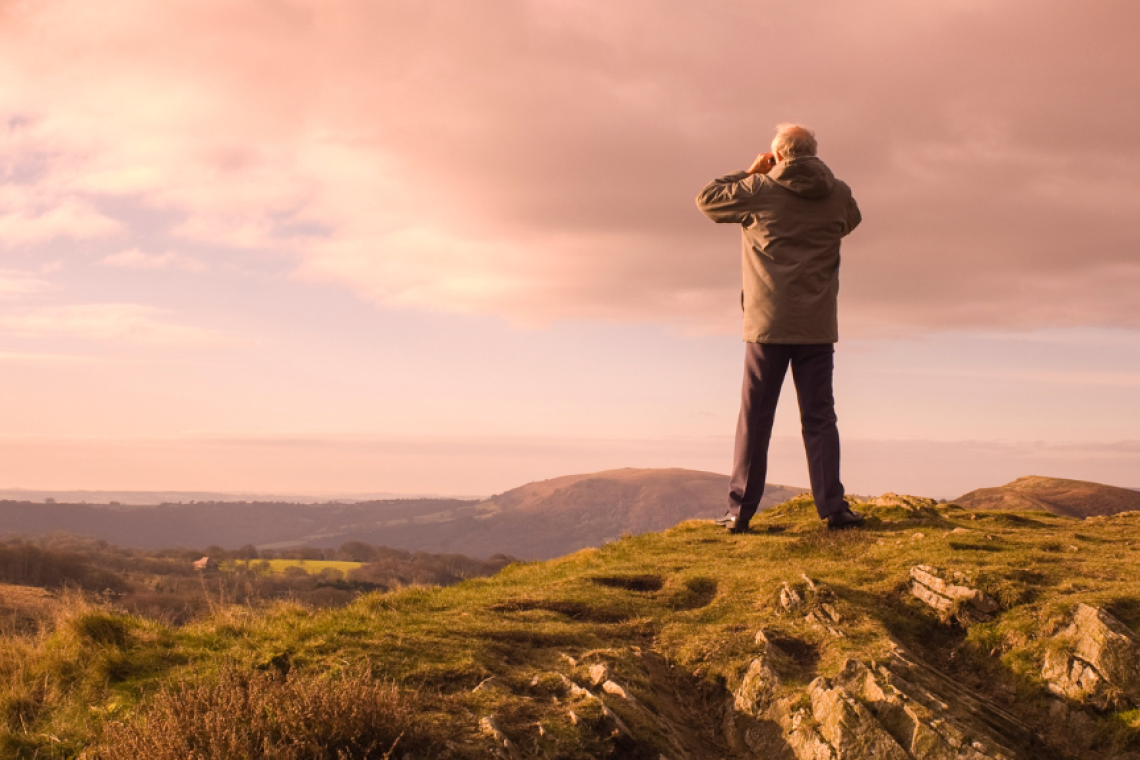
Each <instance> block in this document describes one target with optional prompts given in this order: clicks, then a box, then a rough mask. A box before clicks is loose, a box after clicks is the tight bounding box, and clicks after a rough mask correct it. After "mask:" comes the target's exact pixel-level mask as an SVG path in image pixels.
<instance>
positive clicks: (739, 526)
mask: <svg viewBox="0 0 1140 760" xmlns="http://www.w3.org/2000/svg"><path fill="white" fill-rule="evenodd" d="M713 522H715V523H716V524H717V525H721V526H723V527H725V528H727V529H728V532H729V533H747V532H748V523H747V522H744V523H741V522H740V518H738V517H737V516H736V515H734V514H732V512H725V513H724V514H723V515H722V516H721V517H718V518H716V520H713Z"/></svg>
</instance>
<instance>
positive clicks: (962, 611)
mask: <svg viewBox="0 0 1140 760" xmlns="http://www.w3.org/2000/svg"><path fill="white" fill-rule="evenodd" d="M910 577H911V582H910V588H911V593H913V594H914V595H915V596H916V597H918V598H919V599H921V600H922V601H923V603H925V604H926V605H928V606H930V607H933V608H934V609H935V610H937V611H938V613H939V614H940V615H941V616H942V617H943V618H946V619H949V618H951V617H953V618H956V619H958V620H959V621H960V622H961V623H963V624H967V625H968V624H970V623H976V622H981V621H985V620H989V619H990V618H991V617H992V616H993V614H994V613H995V612H997V611H998V609H999V606H998V603H997V602H995V601H994V600H993V599H991V598H990V597H988V596H986V595H985V594H983V593H982V592H981V591H979V590H978V589H976V588H970V587H969V586H966V585H964V581H965V579H964V578H963V577H961V576H958V577H954V576H950V575H949V574H948V573H945V572H943V571H941V570H938V569H937V568H934V567H930V566H929V565H915V566H914V567H912V568H911V569H910ZM947 577H954V581H957V582H953V581H950V580H947Z"/></svg>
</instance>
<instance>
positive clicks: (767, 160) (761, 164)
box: [748, 153, 776, 174]
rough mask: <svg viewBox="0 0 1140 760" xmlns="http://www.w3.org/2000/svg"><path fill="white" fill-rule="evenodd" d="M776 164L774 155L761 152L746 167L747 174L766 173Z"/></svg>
mask: <svg viewBox="0 0 1140 760" xmlns="http://www.w3.org/2000/svg"><path fill="white" fill-rule="evenodd" d="M775 165H776V157H775V156H774V155H773V154H771V153H761V154H760V155H759V156H757V157H756V160H755V161H753V162H752V166H749V167H748V173H749V174H767V173H768V172H770V171H772V167H773V166H775Z"/></svg>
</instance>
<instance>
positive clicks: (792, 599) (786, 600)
mask: <svg viewBox="0 0 1140 760" xmlns="http://www.w3.org/2000/svg"><path fill="white" fill-rule="evenodd" d="M803 603H804V599H803V597H802V596H800V594H799V592H798V591H796V590H795V589H794V588H792V587H791V586H790V585H788V584H787V583H786V582H785V583H784V587H783V588H781V589H780V606H781V607H783V608H784V609H785V610H787V611H788V612H795V611H796V610H797V609H799V608H800V607H802V606H803Z"/></svg>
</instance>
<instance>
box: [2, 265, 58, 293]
mask: <svg viewBox="0 0 1140 760" xmlns="http://www.w3.org/2000/svg"><path fill="white" fill-rule="evenodd" d="M50 289H51V284H50V283H49V282H47V281H46V280H43V279H41V278H40V277H37V276H36V275H34V274H31V273H29V272H20V271H15V270H11V269H0V299H11V298H24V297H27V296H35V295H39V294H41V293H45V292H47V291H48V290H50Z"/></svg>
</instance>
